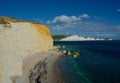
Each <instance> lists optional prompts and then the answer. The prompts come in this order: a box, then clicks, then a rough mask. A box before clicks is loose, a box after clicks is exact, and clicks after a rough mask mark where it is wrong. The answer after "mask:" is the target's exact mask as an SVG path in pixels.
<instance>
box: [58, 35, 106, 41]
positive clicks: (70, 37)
mask: <svg viewBox="0 0 120 83" xmlns="http://www.w3.org/2000/svg"><path fill="white" fill-rule="evenodd" d="M87 40H105V39H104V38H90V37H87V38H85V37H79V36H77V35H73V36H69V37H66V38H63V39H61V40H60V41H87Z"/></svg>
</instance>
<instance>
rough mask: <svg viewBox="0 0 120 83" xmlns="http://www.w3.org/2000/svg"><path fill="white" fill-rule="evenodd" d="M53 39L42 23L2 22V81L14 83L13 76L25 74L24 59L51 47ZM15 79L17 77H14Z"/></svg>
mask: <svg viewBox="0 0 120 83" xmlns="http://www.w3.org/2000/svg"><path fill="white" fill-rule="evenodd" d="M52 46H53V39H52V37H51V35H50V32H49V29H48V28H47V27H46V26H45V25H42V24H33V23H28V22H10V24H9V26H8V25H7V24H0V83H13V82H12V81H11V79H12V76H21V75H22V74H23V72H22V67H23V59H24V58H26V57H28V56H29V55H32V54H34V53H42V52H46V51H48V50H49V49H51V48H52ZM14 79H15V78H14Z"/></svg>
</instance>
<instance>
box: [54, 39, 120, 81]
mask: <svg viewBox="0 0 120 83" xmlns="http://www.w3.org/2000/svg"><path fill="white" fill-rule="evenodd" d="M54 45H60V46H65V47H66V48H65V50H70V51H79V52H80V56H79V57H77V58H73V57H72V56H71V57H67V56H63V57H62V58H61V59H60V60H59V62H58V67H59V68H60V71H61V73H60V75H61V76H62V77H63V79H64V82H65V83H120V41H118V40H114V41H113V40H112V41H73V42H67V41H64V42H63V41H55V42H54ZM60 50H63V49H60Z"/></svg>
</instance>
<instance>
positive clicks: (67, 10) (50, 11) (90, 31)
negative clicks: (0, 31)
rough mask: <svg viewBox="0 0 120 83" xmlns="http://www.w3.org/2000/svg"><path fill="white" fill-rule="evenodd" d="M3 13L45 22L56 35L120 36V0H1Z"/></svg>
mask: <svg viewBox="0 0 120 83" xmlns="http://www.w3.org/2000/svg"><path fill="white" fill-rule="evenodd" d="M0 16H8V17H13V18H17V19H21V20H27V21H33V22H38V23H43V24H45V25H47V26H48V27H49V28H50V31H51V34H52V35H57V34H70V35H79V36H85V37H86V36H87V37H105V38H114V39H120V0H1V1H0Z"/></svg>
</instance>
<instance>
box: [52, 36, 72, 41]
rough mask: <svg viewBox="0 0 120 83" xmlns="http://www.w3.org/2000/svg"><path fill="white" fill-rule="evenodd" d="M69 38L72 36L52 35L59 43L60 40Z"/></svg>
mask: <svg viewBox="0 0 120 83" xmlns="http://www.w3.org/2000/svg"><path fill="white" fill-rule="evenodd" d="M68 36H70V35H52V37H53V39H54V41H59V40H60V39H62V38H66V37H68Z"/></svg>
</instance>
